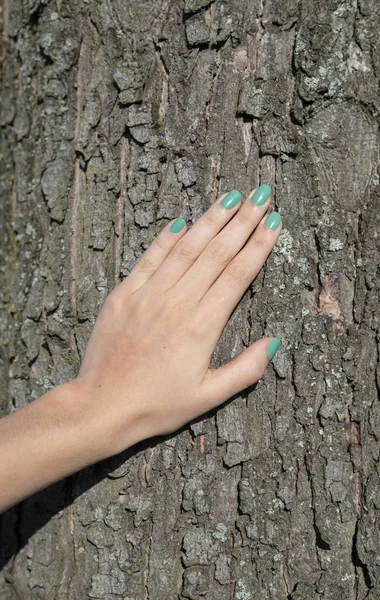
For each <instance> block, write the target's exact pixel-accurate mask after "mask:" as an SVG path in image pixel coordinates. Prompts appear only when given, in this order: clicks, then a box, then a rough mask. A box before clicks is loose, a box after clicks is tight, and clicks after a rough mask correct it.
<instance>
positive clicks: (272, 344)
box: [267, 338, 281, 360]
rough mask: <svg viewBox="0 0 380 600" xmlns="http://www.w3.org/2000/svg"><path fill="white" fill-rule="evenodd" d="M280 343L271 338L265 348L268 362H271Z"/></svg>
mask: <svg viewBox="0 0 380 600" xmlns="http://www.w3.org/2000/svg"><path fill="white" fill-rule="evenodd" d="M280 345H281V342H280V340H279V339H278V338H272V339H271V341H270V342H269V344H268V347H267V356H268V358H269V360H272V358H273V357H274V355H275V354H276V352H277V350H278V349H279V347H280Z"/></svg>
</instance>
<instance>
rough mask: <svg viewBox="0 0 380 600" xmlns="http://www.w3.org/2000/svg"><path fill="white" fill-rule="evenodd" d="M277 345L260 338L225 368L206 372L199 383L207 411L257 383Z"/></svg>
mask: <svg viewBox="0 0 380 600" xmlns="http://www.w3.org/2000/svg"><path fill="white" fill-rule="evenodd" d="M280 344H281V342H280V340H279V339H278V338H268V337H267V338H261V339H260V340H258V341H257V342H255V343H254V344H252V345H251V346H250V347H249V348H247V349H246V350H244V352H242V353H241V354H239V356H237V357H236V358H234V359H233V360H231V362H229V363H227V364H226V365H223V366H222V367H219V368H218V369H209V370H208V371H207V373H206V376H205V378H204V379H203V381H202V383H201V395H202V398H204V400H205V403H206V404H207V406H208V408H207V409H206V410H211V409H212V408H214V407H215V406H218V405H219V404H222V402H225V401H226V400H228V399H229V398H231V396H233V395H234V394H237V393H238V392H240V391H241V390H243V389H245V388H246V387H248V386H249V385H252V384H253V383H256V382H257V381H258V380H259V379H260V378H261V377H262V376H263V375H264V373H265V369H266V368H267V366H268V364H269V361H270V360H272V358H273V357H274V355H275V354H276V352H277V350H278V349H279V347H280Z"/></svg>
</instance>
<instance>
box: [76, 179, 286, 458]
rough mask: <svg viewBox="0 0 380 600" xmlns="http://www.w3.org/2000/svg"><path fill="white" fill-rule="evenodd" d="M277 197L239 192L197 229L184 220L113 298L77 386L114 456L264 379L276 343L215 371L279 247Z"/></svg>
mask: <svg viewBox="0 0 380 600" xmlns="http://www.w3.org/2000/svg"><path fill="white" fill-rule="evenodd" d="M270 192H271V190H270V188H269V187H268V186H267V185H262V186H260V187H259V188H258V190H256V192H253V193H252V194H250V195H249V197H248V198H247V199H246V200H245V202H244V203H243V204H242V202H241V194H240V193H239V192H238V191H236V190H235V191H233V192H230V193H229V194H225V195H224V196H222V197H221V198H219V199H218V200H217V201H216V202H215V203H214V204H213V205H212V206H211V207H210V208H209V209H208V210H207V211H206V212H205V214H204V215H203V216H202V217H201V218H200V219H199V220H198V221H197V222H196V223H195V224H194V225H193V226H192V227H191V228H190V229H187V228H186V224H185V221H184V220H183V219H176V220H175V221H173V222H172V223H171V224H170V223H169V224H168V225H167V226H166V227H165V228H164V229H163V230H162V231H161V233H160V234H159V235H158V236H157V238H156V239H155V240H154V242H153V243H152V244H151V246H150V247H149V248H148V249H147V250H146V252H145V253H144V254H143V255H142V256H141V258H140V260H139V261H138V263H137V265H136V266H135V268H134V269H133V270H132V272H131V273H130V274H129V276H128V277H127V278H126V279H125V280H124V281H123V282H122V283H120V284H119V285H118V286H117V287H116V288H115V289H114V290H113V291H112V292H111V293H110V295H109V296H108V297H107V299H106V301H105V303H104V306H103V307H102V310H101V312H100V313H99V316H98V318H97V321H96V323H95V326H94V329H93V332H92V335H91V338H90V340H89V343H88V346H87V349H86V352H85V356H84V360H83V362H82V366H81V369H80V373H79V376H78V378H77V379H76V380H75V383H76V385H77V386H78V389H80V390H81V392H82V396H81V397H82V402H83V414H86V411H87V410H88V411H89V412H90V413H91V415H92V418H93V419H95V421H96V422H97V423H98V426H99V431H100V430H101V429H102V430H103V432H104V434H105V441H104V444H105V446H106V448H105V449H104V453H105V454H106V455H111V454H115V453H116V452H119V451H122V450H123V449H125V448H126V447H128V446H131V445H132V444H134V443H136V442H137V441H140V440H142V439H144V438H148V437H151V436H154V435H160V434H166V433H169V432H173V431H175V430H177V429H178V428H179V427H181V426H182V425H184V424H185V423H187V422H189V421H191V420H192V419H194V418H195V417H197V416H199V415H201V414H203V413H205V412H207V411H209V410H210V409H212V408H214V407H216V406H218V405H219V404H221V403H222V402H223V401H225V400H227V399H228V398H230V397H231V396H232V395H233V394H235V393H237V392H239V391H241V390H243V389H244V388H246V387H247V386H249V385H251V384H253V383H255V382H256V381H258V379H260V377H262V376H263V374H264V371H265V369H266V366H267V364H268V362H269V359H271V358H273V355H274V353H275V352H276V350H277V349H278V347H279V344H280V342H279V340H277V339H276V338H263V339H261V340H259V341H257V342H255V343H254V344H252V345H251V346H250V347H249V348H247V349H246V350H245V351H244V352H243V353H242V354H240V355H239V356H238V357H236V358H235V359H234V360H232V361H231V362H230V363H229V364H227V365H224V366H222V367H220V368H218V369H210V368H209V365H210V360H211V357H212V353H213V351H214V349H215V346H216V343H217V341H218V339H219V337H220V335H221V333H222V331H223V328H224V326H225V324H226V322H227V320H228V318H229V316H230V314H231V312H232V311H233V310H234V308H235V306H236V304H237V303H238V302H239V300H240V298H241V296H242V294H243V293H244V291H245V290H246V289H247V287H248V286H249V285H250V283H251V282H252V280H253V279H254V278H255V277H256V275H257V274H258V272H259V271H260V269H261V267H262V266H263V264H264V262H265V260H266V258H267V256H268V254H269V253H270V252H271V250H272V248H273V246H274V245H275V244H276V241H277V239H278V237H279V234H280V231H281V218H280V215H279V214H278V213H277V212H272V213H271V214H270V215H269V216H266V215H265V213H266V211H267V208H268V205H269V195H270ZM252 232H254V233H253V235H251V234H252ZM247 240H248V241H247ZM246 242H247V243H246ZM86 402H88V403H89V404H88V406H87V408H86V410H85V406H86Z"/></svg>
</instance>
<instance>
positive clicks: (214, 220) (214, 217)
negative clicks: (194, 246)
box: [203, 207, 220, 227]
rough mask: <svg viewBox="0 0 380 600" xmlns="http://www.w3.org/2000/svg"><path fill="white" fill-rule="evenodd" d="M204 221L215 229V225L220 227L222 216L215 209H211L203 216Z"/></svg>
mask: <svg viewBox="0 0 380 600" xmlns="http://www.w3.org/2000/svg"><path fill="white" fill-rule="evenodd" d="M203 218H204V220H205V221H206V222H207V223H209V224H210V225H212V226H213V227H214V226H215V225H217V226H218V227H219V225H220V214H219V213H218V214H217V213H216V211H215V208H214V207H212V208H209V209H208V210H207V211H206V212H205V213H204V215H203Z"/></svg>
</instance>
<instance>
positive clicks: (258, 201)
mask: <svg viewBox="0 0 380 600" xmlns="http://www.w3.org/2000/svg"><path fill="white" fill-rule="evenodd" d="M271 191H272V190H271V189H270V187H269V185H267V184H266V183H263V184H262V185H260V187H258V188H257V190H256V191H255V193H254V194H253V195H252V196H251V202H252V204H254V205H255V206H261V205H262V204H265V202H266V201H267V200H268V198H269V196H270V194H271Z"/></svg>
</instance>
